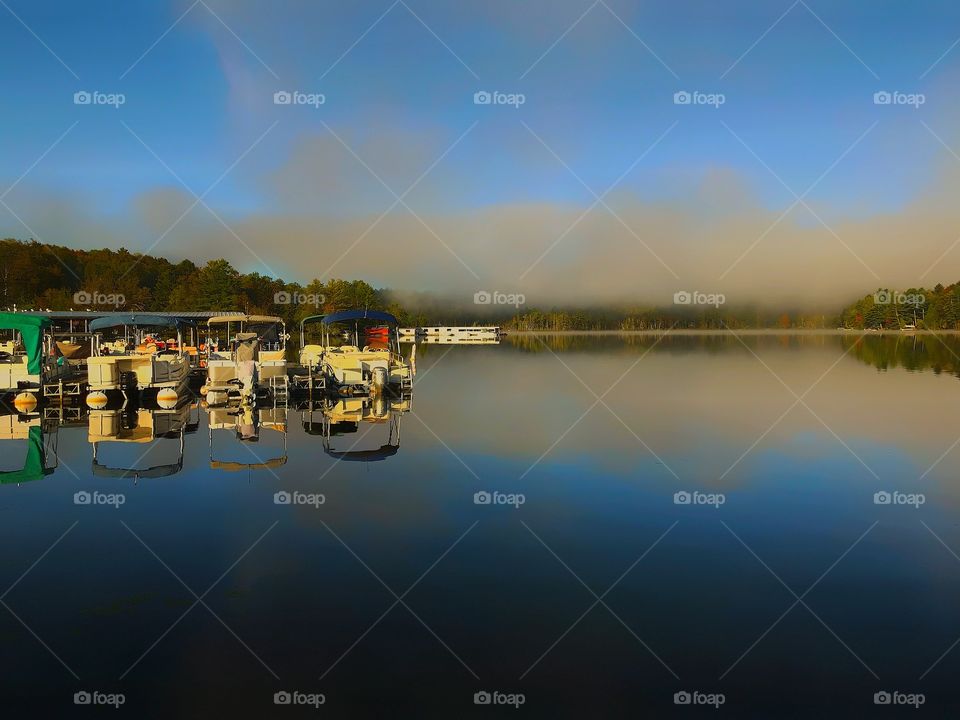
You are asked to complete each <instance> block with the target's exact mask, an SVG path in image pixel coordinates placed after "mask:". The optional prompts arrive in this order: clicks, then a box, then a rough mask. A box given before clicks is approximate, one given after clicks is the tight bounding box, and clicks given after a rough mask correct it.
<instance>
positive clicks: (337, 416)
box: [300, 393, 413, 462]
mask: <svg viewBox="0 0 960 720" xmlns="http://www.w3.org/2000/svg"><path fill="white" fill-rule="evenodd" d="M412 402H413V397H412V394H411V393H403V394H399V395H380V396H377V397H369V396H363V397H344V398H336V399H331V400H328V401H325V402H323V403H320V406H319V407H317V406H316V405H313V406H308V407H301V408H300V422H301V425H302V427H303V430H304V432H306V433H307V434H310V435H320V436H322V438H323V450H324V452H325V453H326V454H327V455H328V456H330V457H331V458H334V459H336V460H338V461H352V462H358V461H359V462H376V461H380V460H385V459H387V458H389V457H392V456H394V455H396V454H397V452H398V451H399V450H400V421H401V419H402V417H403V415H404V413H408V412H410V410H411V407H412ZM361 429H362V432H361ZM354 436H356V437H354Z"/></svg>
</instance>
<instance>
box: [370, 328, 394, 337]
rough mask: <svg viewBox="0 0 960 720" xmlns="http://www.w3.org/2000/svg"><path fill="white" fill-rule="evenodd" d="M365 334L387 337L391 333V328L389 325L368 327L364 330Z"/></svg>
mask: <svg viewBox="0 0 960 720" xmlns="http://www.w3.org/2000/svg"><path fill="white" fill-rule="evenodd" d="M363 334H364V335H366V336H368V337H387V336H388V335H389V334H390V328H388V327H372V328H367V329H366V330H364V331H363Z"/></svg>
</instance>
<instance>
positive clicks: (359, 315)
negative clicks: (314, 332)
mask: <svg viewBox="0 0 960 720" xmlns="http://www.w3.org/2000/svg"><path fill="white" fill-rule="evenodd" d="M348 320H375V321H377V322H384V323H389V324H391V325H399V324H400V323H398V322H397V319H396V318H395V317H394V316H393V315H391V314H390V313H388V312H383V311H381V310H341V311H340V312H335V313H330V314H329V315H327V316H325V317H324V318H323V320H321V321H320V322H322V323H323V324H324V325H332V324H333V323H338V322H347V321H348Z"/></svg>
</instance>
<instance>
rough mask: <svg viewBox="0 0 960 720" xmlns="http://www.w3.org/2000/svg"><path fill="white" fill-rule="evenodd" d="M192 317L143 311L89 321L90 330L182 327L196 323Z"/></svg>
mask: <svg viewBox="0 0 960 720" xmlns="http://www.w3.org/2000/svg"><path fill="white" fill-rule="evenodd" d="M196 324H197V321H196V319H194V318H185V317H177V316H171V315H147V314H144V313H133V314H131V315H114V316H107V317H102V318H97V319H96V320H94V321H93V322H91V323H90V332H97V331H99V330H105V329H106V328H113V327H123V326H125V325H127V326H131V327H144V326H158V327H178V328H179V327H183V326H191V325H196Z"/></svg>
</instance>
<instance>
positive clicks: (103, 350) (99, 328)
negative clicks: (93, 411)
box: [87, 313, 194, 408]
mask: <svg viewBox="0 0 960 720" xmlns="http://www.w3.org/2000/svg"><path fill="white" fill-rule="evenodd" d="M193 324H194V323H193V321H192V320H189V319H187V318H179V317H172V316H162V315H146V314H136V313H135V314H131V315H121V316H113V317H102V318H98V319H97V320H94V321H93V322H91V323H90V330H91V332H93V333H95V335H94V340H93V355H92V356H91V357H90V358H88V359H87V383H88V387H89V393H88V395H87V405H88V406H89V407H91V408H104V407H105V406H106V405H107V404H108V402H109V401H110V399H111V397H110V396H114V397H117V396H121V397H122V398H123V399H124V401H126V400H128V399H131V398H130V395H131V394H133V393H136V396H137V397H136V399H137V400H139V403H140V404H148V403H152V402H156V403H157V404H159V405H160V406H161V407H167V408H172V407H175V406H176V405H177V404H178V402H179V400H180V399H181V398H182V397H183V395H184V390H186V388H187V383H188V382H189V380H190V370H191V354H190V351H189V350H188V349H187V346H185V344H184V340H183V330H184V329H187V328H190V329H192V328H193ZM167 328H174V329H175V330H176V338H175V339H174V338H171V339H166V340H165V339H164V338H163V334H158V332H157V331H158V330H162V329H167ZM120 329H122V335H119V336H116V335H117V333H116V332H114V333H113V334H114V335H115V336H116V337H113V338H111V339H109V340H108V339H105V338H104V333H103V331H105V330H114V331H116V330H120ZM168 334H169V333H168Z"/></svg>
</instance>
